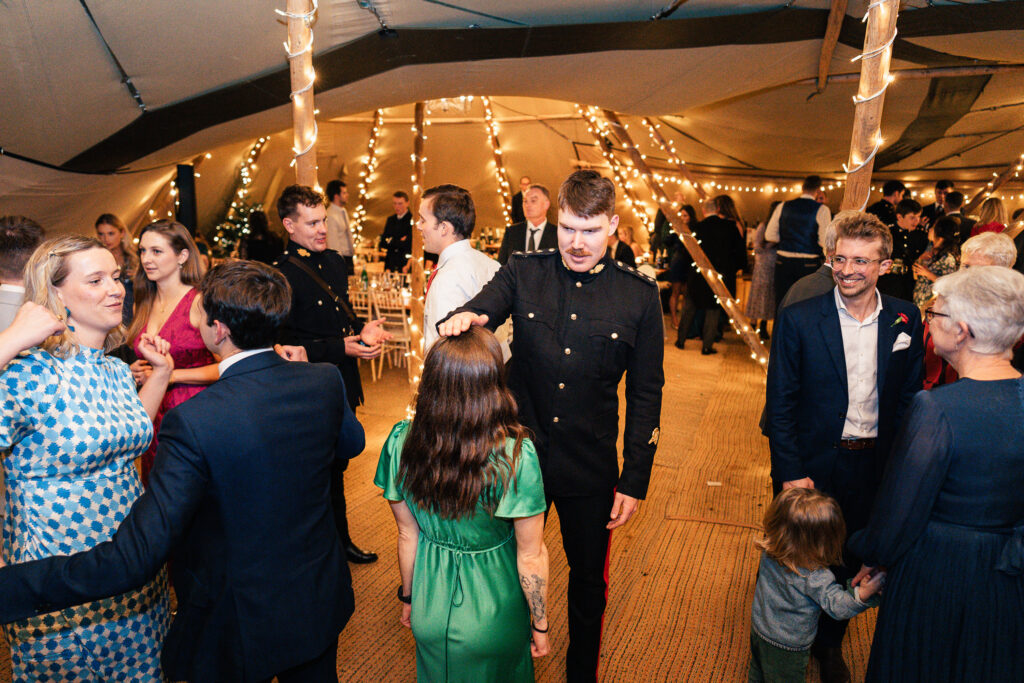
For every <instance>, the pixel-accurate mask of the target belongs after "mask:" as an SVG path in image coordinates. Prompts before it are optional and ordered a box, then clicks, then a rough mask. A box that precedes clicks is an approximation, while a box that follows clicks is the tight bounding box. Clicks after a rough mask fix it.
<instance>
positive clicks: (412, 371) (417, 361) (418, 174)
mask: <svg viewBox="0 0 1024 683" xmlns="http://www.w3.org/2000/svg"><path fill="white" fill-rule="evenodd" d="M426 108H427V107H426V103H425V102H417V103H416V108H415V117H414V121H415V123H414V124H413V125H414V127H415V129H416V138H415V140H414V142H413V159H414V161H413V186H412V197H411V199H412V203H411V204H410V205H409V210H410V211H412V212H414V213H413V215H414V216H415V215H416V213H415V212H416V211H418V210H419V205H420V198H421V197H422V196H423V189H424V188H423V142H424V135H423V120H424V116H425V114H426ZM409 289H410V290H411V291H412V296H411V297H410V299H409V318H410V320H411V324H410V326H409V329H410V341H409V358H408V361H409V363H408V366H407V369H408V371H409V383H410V384H413V385H415V384H418V383H419V381H420V374H421V373H422V369H421V368H422V366H423V300H424V298H425V291H424V290H425V289H426V287H425V285H424V280H423V235H422V234H421V233H420V231H419V230H416V229H415V228H413V231H412V260H411V261H410V262H409Z"/></svg>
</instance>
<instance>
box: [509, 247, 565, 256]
mask: <svg viewBox="0 0 1024 683" xmlns="http://www.w3.org/2000/svg"><path fill="white" fill-rule="evenodd" d="M557 253H558V250H557V249H540V250H539V251H513V252H512V256H523V257H527V256H551V255H553V254H557Z"/></svg>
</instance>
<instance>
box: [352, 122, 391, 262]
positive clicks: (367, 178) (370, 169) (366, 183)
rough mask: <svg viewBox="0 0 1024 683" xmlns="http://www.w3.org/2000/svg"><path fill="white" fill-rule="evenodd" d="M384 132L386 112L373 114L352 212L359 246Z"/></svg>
mask: <svg viewBox="0 0 1024 683" xmlns="http://www.w3.org/2000/svg"><path fill="white" fill-rule="evenodd" d="M383 130H384V110H383V109H378V110H376V111H375V112H374V113H373V126H372V127H371V128H370V141H369V143H367V145H366V156H365V157H363V170H362V171H360V172H359V188H358V193H357V195H356V197H357V198H356V210H355V211H353V212H352V230H353V232H354V233H355V242H356V244H357V245H360V244H362V241H363V235H362V233H363V219H365V218H366V200H367V197H369V194H370V183H372V182H373V181H374V179H376V177H377V142H378V140H380V134H381V131H383Z"/></svg>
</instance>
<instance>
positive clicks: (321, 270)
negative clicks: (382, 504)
mask: <svg viewBox="0 0 1024 683" xmlns="http://www.w3.org/2000/svg"><path fill="white" fill-rule="evenodd" d="M277 214H278V216H280V218H281V223H282V224H283V225H284V229H285V230H287V231H288V236H289V240H288V245H287V246H286V247H285V250H284V253H283V254H281V257H280V258H279V259H278V260H277V262H275V263H274V265H275V266H276V267H277V268H278V269H279V270H280V271H281V272H282V273H283V274H284V276H285V277H286V278H287V279H288V284H290V285H291V287H292V307H291V312H290V313H289V315H288V320H287V321H286V322H285V325H284V329H283V331H282V334H281V342H282V343H285V344H294V345H296V346H304V347H305V348H306V355H307V356H308V357H309V361H310V362H311V363H333V364H334V365H337V366H338V369H339V370H340V371H341V377H342V379H343V380H344V381H345V391H346V393H347V396H348V400H349V404H350V405H351V406H352V410H353V412H354V411H355V409H356V406H358V405H360V404H361V403H362V402H363V387H362V383H361V382H360V379H359V366H358V365H357V363H356V359H357V358H376V357H377V356H379V355H380V352H381V342H382V341H384V340H385V339H386V338H387V336H388V335H387V333H385V332H384V331H383V330H382V329H381V324H382V322H383V321H382V320H374V321H371V322H369V323H367V324H365V325H364V324H363V322H362V321H361V320H360V319H359V318H358V317H356V315H355V313H354V312H353V311H352V305H351V303H350V302H349V300H348V278H347V276H346V272H347V271H346V266H345V262H344V260H343V259H342V257H341V255H340V254H339V253H338V252H336V251H334V250H333V249H328V248H327V222H326V218H327V208H326V206H325V204H324V197H323V195H322V194H320V193H319V192H317V191H316V190H314V189H313V188H311V187H307V186H305V185H291V186H289V187H287V188H285V190H284V192H283V193H282V194H281V197H280V199H278V200H277ZM347 465H348V460H347V459H345V458H338V459H337V460H336V465H335V467H336V471H332V473H331V499H332V503H333V504H334V517H335V522H336V523H337V525H338V534H339V535H340V536H341V541H342V545H343V547H344V548H345V554H346V555H347V557H348V559H349V561H350V562H357V563H367V562H373V561H374V560H376V559H377V556H376V555H375V554H374V553H368V552H364V551H363V550H360V549H359V548H358V547H357V546H356V545H355V544H354V543H353V542H352V539H351V537H350V536H349V531H348V517H347V515H346V506H345V485H344V477H343V474H344V471H345V467H346V466H347Z"/></svg>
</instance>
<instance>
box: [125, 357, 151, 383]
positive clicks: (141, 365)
mask: <svg viewBox="0 0 1024 683" xmlns="http://www.w3.org/2000/svg"><path fill="white" fill-rule="evenodd" d="M128 369H129V370H131V371H132V377H133V378H134V379H135V386H137V387H141V386H142V385H143V384H145V383H146V380H147V379H149V376H150V375H151V374H152V373H153V366H152V365H150V364H149V361H145V360H137V361H135V362H134V363H132V364H131V365H129V366H128Z"/></svg>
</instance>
